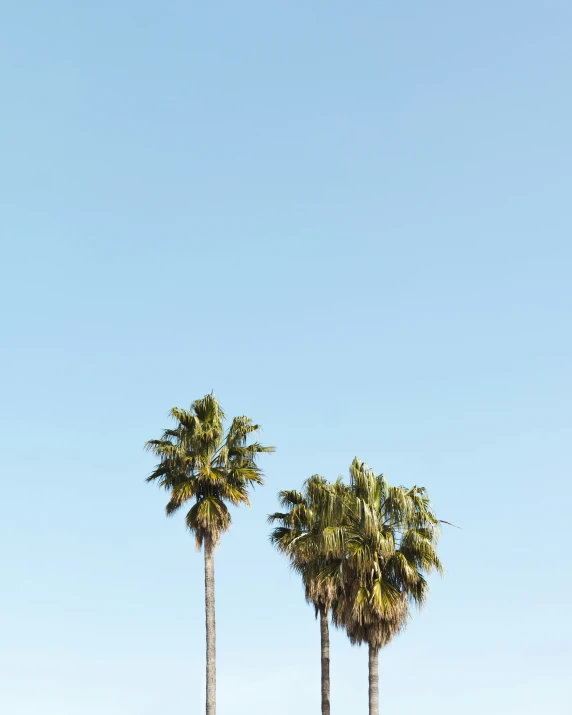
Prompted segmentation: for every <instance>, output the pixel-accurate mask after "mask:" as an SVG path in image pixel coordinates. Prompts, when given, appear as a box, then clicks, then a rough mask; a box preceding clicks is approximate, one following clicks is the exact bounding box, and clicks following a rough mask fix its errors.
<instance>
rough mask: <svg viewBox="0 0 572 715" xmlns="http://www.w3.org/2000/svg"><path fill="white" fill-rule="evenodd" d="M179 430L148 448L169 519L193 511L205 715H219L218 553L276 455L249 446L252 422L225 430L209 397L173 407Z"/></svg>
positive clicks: (190, 522) (190, 524)
mask: <svg viewBox="0 0 572 715" xmlns="http://www.w3.org/2000/svg"><path fill="white" fill-rule="evenodd" d="M170 416H171V417H172V418H173V419H174V420H175V421H176V425H175V427H174V429H167V430H165V431H164V432H163V436H162V437H161V439H153V440H149V441H148V442H147V443H146V448H147V449H148V450H150V451H151V452H152V453H153V454H154V455H156V456H157V457H158V458H159V463H158V464H157V466H156V467H155V469H154V471H153V472H152V473H151V474H150V475H149V476H148V477H147V481H148V482H152V481H156V482H157V483H158V485H159V486H160V487H163V488H165V489H166V490H167V491H168V492H169V501H168V503H167V506H166V512H167V515H168V516H170V515H171V514H174V513H175V512H176V511H178V509H180V508H181V507H182V506H183V505H184V504H189V505H191V506H190V509H189V510H188V512H187V515H186V522H187V526H188V528H189V529H190V531H191V532H192V533H193V534H194V535H195V543H196V546H197V550H199V551H200V549H201V547H204V558H205V611H206V715H215V713H216V632H215V585H214V580H215V579H214V551H215V549H216V546H217V545H218V543H219V540H220V536H221V534H222V532H224V531H227V530H228V529H229V527H230V523H231V516H230V512H229V509H228V506H227V505H228V504H232V505H234V506H237V505H239V504H247V505H250V501H249V498H248V490H249V487H251V486H253V485H256V484H263V483H264V482H263V473H262V471H261V469H260V468H259V467H258V466H257V464H256V459H257V457H258V455H259V454H260V453H262V452H273V451H274V447H264V446H262V445H261V444H260V443H259V442H251V443H250V444H248V439H249V436H250V435H252V434H254V433H255V432H257V431H258V430H259V429H260V428H259V425H257V424H254V423H253V422H252V420H251V419H249V418H248V417H235V418H234V419H233V420H232V422H231V423H230V425H229V426H228V428H227V429H226V430H225V425H224V423H225V414H224V412H223V410H222V408H221V406H220V405H219V403H218V401H217V399H216V397H215V396H214V394H210V395H205V397H203V398H202V399H200V400H196V401H195V402H193V404H192V405H191V408H190V410H183V409H180V408H178V407H174V408H173V409H172V410H171V412H170Z"/></svg>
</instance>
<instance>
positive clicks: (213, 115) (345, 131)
mask: <svg viewBox="0 0 572 715" xmlns="http://www.w3.org/2000/svg"><path fill="white" fill-rule="evenodd" d="M571 36H572V4H571V3H570V2H568V1H564V0H562V1H555V0H544V1H543V2H532V1H531V0H520V1H519V2H517V1H516V0H515V1H513V2H508V1H503V0H501V1H500V2H499V1H498V0H497V1H495V2H492V1H484V2H483V1H482V0H481V1H480V2H472V1H469V2H453V1H450V2H445V1H444V0H435V1H434V2H431V3H421V2H417V3H403V2H400V3H398V2H385V3H381V2H373V1H371V0H364V1H363V2H359V3H349V2H339V1H337V0H329V1H328V2H325V1H322V0H316V1H315V2H310V3H309V2H302V1H301V0H291V1H290V2H285V1H281V2H262V1H261V0H260V1H258V2H255V1H253V0H246V2H241V3H236V2H228V1H227V2H224V1H223V2H219V3H200V4H199V3H193V2H189V1H188V0H185V1H183V0H173V1H167V2H163V3H159V2H150V1H143V2H141V1H138V2H135V0H119V1H118V0H113V2H112V1H111V0H101V1H100V2H83V3H81V2H80V3H78V2H71V0H68V1H67V2H64V1H63V0H52V1H51V2H40V0H20V2H12V3H8V4H6V5H5V7H4V8H3V13H2V21H1V23H0V59H1V62H0V80H1V86H2V112H1V113H0V142H1V145H0V149H1V156H2V171H1V172H0V202H1V203H0V232H1V235H2V280H1V291H2V299H3V306H4V310H3V311H2V337H3V349H2V352H1V355H0V369H1V371H2V376H3V379H2V395H1V402H0V404H1V419H2V430H1V434H2V436H3V448H2V455H3V470H4V479H3V480H2V485H3V486H2V496H1V503H2V513H1V519H0V537H1V541H2V576H1V583H2V588H1V591H0V606H1V608H0V711H2V712H3V713H6V714H7V715H40V714H41V715H78V713H81V715H101V713H105V714H106V715H183V714H188V713H200V712H201V707H202V705H201V703H202V702H203V682H204V668H203V660H204V634H203V629H204V626H203V620H204V618H203V584H202V578H203V571H202V569H203V563H202V558H201V556H200V555H198V554H196V553H195V552H194V546H193V541H192V538H191V537H190V536H188V535H187V534H186V533H185V531H184V528H183V523H182V517H180V518H175V519H173V520H170V521H169V520H167V519H165V518H164V516H163V512H162V510H163V505H164V503H165V495H164V494H163V493H161V492H159V491H158V490H155V489H154V488H153V487H151V486H147V485H145V484H144V481H143V480H144V477H145V476H146V475H147V474H148V472H149V471H150V470H151V468H152V466H153V460H152V458H151V457H150V456H149V455H148V454H145V453H144V452H143V449H142V447H143V443H144V442H145V440H146V439H149V438H152V437H155V436H158V434H159V433H160V431H161V429H162V428H164V427H166V426H167V424H168V423H167V419H166V414H167V411H168V410H169V408H171V407H172V406H173V405H180V406H187V405H188V404H189V403H190V402H191V401H192V400H193V399H195V398H197V397H200V396H202V395H203V394H204V393H206V392H208V391H210V390H211V389H214V390H215V391H216V393H217V395H218V397H219V399H220V400H221V402H222V403H223V405H224V407H225V408H226V410H227V412H228V413H229V414H230V415H234V414H237V413H246V414H248V415H249V416H251V417H253V418H254V419H256V420H257V421H260V422H261V423H262V424H263V426H264V433H263V438H264V440H265V441H266V442H268V443H272V444H275V445H276V446H277V452H276V454H275V455H273V456H272V457H268V458H265V459H264V462H263V464H264V467H265V468H266V470H267V486H266V487H265V488H264V489H261V490H258V491H257V492H256V494H255V496H254V499H253V507H252V509H251V510H246V509H244V510H241V511H239V512H237V513H236V515H235V517H234V525H233V528H232V532H231V533H230V534H229V535H227V536H226V537H225V538H224V539H223V541H222V544H221V547H220V550H219V552H218V554H217V619H218V638H219V640H218V653H219V661H218V663H219V666H218V668H219V670H218V686H219V715H252V714H253V713H255V714H257V715H263V714H264V715H266V713H269V712H271V713H273V715H289V714H290V713H292V712H295V713H297V715H314V713H316V712H318V710H319V694H320V693H319V683H318V678H319V657H318V656H319V653H318V645H319V644H318V640H319V633H318V626H317V624H316V622H315V621H314V617H313V612H312V610H311V609H310V608H309V607H308V606H306V605H305V603H304V601H303V594H302V589H301V587H300V585H299V583H298V581H297V579H296V577H295V576H294V575H293V574H291V573H290V572H289V570H288V567H287V565H286V563H284V562H283V561H282V560H281V559H280V557H279V556H278V555H277V554H275V553H274V552H273V551H272V550H271V548H270V545H269V544H268V541H267V533H268V527H267V525H266V521H265V520H266V515H267V514H268V513H269V512H271V511H273V510H274V509H275V508H276V499H275V497H276V492H277V491H278V490H279V489H282V488H288V487H296V486H299V485H300V484H301V483H302V481H303V480H304V479H305V478H306V477H308V476H309V475H311V474H312V473H314V472H319V473H321V474H323V475H324V476H327V477H329V478H335V477H336V476H337V475H338V474H340V473H342V474H347V468H348V466H349V463H350V461H351V459H352V458H353V457H354V455H359V456H360V457H361V458H362V459H364V460H366V461H367V462H369V463H370V465H371V466H372V467H373V468H374V469H376V470H377V471H383V472H384V473H385V474H386V475H387V477H388V478H389V479H390V481H393V482H395V483H404V484H411V483H421V484H424V485H425V486H427V487H428V489H429V491H430V494H431V496H432V498H433V501H434V502H435V504H436V507H437V509H438V511H439V513H440V514H441V515H442V517H443V518H445V519H448V520H451V521H453V522H455V523H456V524H459V525H460V526H462V530H452V529H448V530H447V531H446V532H445V534H444V537H443V541H442V558H443V560H444V562H445V564H446V568H447V574H446V578H445V579H443V580H442V581H439V580H436V579H433V581H432V585H433V590H432V594H431V598H430V602H429V604H428V606H427V608H426V609H425V611H424V612H423V613H421V614H420V615H419V616H415V618H414V620H413V621H412V623H411V624H410V627H409V629H408V631H407V633H406V634H404V635H403V636H402V637H400V638H399V639H398V640H397V641H395V643H394V644H393V645H392V646H391V647H390V648H388V649H387V650H386V651H385V652H383V653H382V655H381V659H380V680H381V683H380V688H381V709H382V712H384V713H393V714H394V715H413V714H414V713H418V712H420V707H421V703H424V705H423V713H424V715H459V714H462V715H483V713H487V715H517V714H518V715H537V714H538V713H539V712H541V713H543V715H544V714H546V715H567V714H569V713H570V712H572V699H571V696H570V691H569V684H568V683H567V680H568V676H569V673H570V671H571V670H572V662H571V657H570V640H571V637H572V625H571V620H570V615H569V613H570V590H571V586H572V578H571V575H570V573H571V568H570V567H571V564H570V556H569V554H570V548H569V544H568V541H569V522H570V516H569V507H568V491H569V479H570V471H571V466H572V455H571V450H570V438H571V428H572V419H571V415H570V404H571V398H572V379H571V371H570V364H571V358H572V338H571V329H570V328H571V326H570V314H571V308H572V290H571V283H570V274H571V267H572V265H571V264H572V261H571V259H572V248H571V244H570V238H571V235H572V231H571V229H572V219H571V213H570V196H571V180H570V173H571V170H570V167H571V162H572V139H571V129H570V128H571V126H572V94H571V92H570V78H571V73H572V44H571V42H570V37H571ZM366 666H367V657H366V652H365V650H364V649H361V650H359V649H355V648H354V649H352V648H351V647H350V646H349V644H348V643H347V642H346V640H345V638H344V636H343V634H340V633H337V634H334V635H333V643H332V701H333V713H334V715H353V714H354V713H365V712H366V707H367V672H366ZM404 692H406V693H407V697H406V698H405V699H404V698H403V697H402V695H403V693H404Z"/></svg>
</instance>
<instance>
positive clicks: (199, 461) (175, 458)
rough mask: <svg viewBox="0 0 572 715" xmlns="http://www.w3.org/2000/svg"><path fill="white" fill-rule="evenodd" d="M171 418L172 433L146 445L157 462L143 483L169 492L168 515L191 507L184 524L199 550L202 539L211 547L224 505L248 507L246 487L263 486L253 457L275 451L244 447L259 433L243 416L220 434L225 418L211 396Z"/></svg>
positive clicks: (225, 515)
mask: <svg viewBox="0 0 572 715" xmlns="http://www.w3.org/2000/svg"><path fill="white" fill-rule="evenodd" d="M170 416H171V417H172V418H173V419H175V420H176V423H177V424H176V426H175V427H174V429H167V430H165V431H164V432H163V435H162V437H161V439H154V440H149V441H148V442H147V444H146V447H147V449H149V450H150V451H151V452H153V454H155V455H156V456H157V457H159V460H160V461H159V463H158V465H157V466H156V468H155V469H154V471H153V472H152V473H151V474H150V475H149V476H148V477H147V481H148V482H151V481H157V483H158V484H159V486H161V487H164V488H165V489H166V490H168V491H169V492H170V498H169V501H168V503H167V506H166V512H167V514H168V515H171V514H174V513H175V512H176V511H177V510H178V509H180V508H181V507H182V506H183V504H185V503H187V502H194V503H193V504H192V506H191V508H190V509H189V511H188V512H187V516H186V521H187V526H188V527H189V529H190V530H191V531H192V532H193V533H194V534H195V540H196V544H197V548H199V549H200V547H201V546H202V544H203V542H204V540H205V539H206V538H209V539H211V540H212V542H213V543H214V544H216V543H218V541H219V539H220V535H221V533H222V532H224V531H227V530H228V528H229V526H230V522H231V516H230V512H229V510H228V506H227V503H228V504H232V505H238V504H247V505H249V504H250V501H249V498H248V488H249V487H250V486H251V485H255V484H263V483H264V481H263V475H262V471H261V469H260V468H259V467H258V466H257V464H256V457H257V455H258V454H260V453H262V452H273V451H274V447H264V446H263V445H261V444H260V443H259V442H252V443H250V444H247V440H248V437H249V436H250V435H252V434H253V433H255V432H257V431H258V430H259V429H260V427H259V425H257V424H254V423H253V421H252V420H251V419H249V418H248V417H235V418H234V419H233V420H232V422H231V423H230V425H229V427H228V428H227V429H226V430H225V427H224V421H225V414H224V412H223V410H222V408H221V406H220V405H219V403H218V401H217V399H216V397H215V396H214V395H213V394H210V395H206V396H205V397H203V398H202V399H200V400H196V401H195V402H193V404H192V405H191V409H190V410H184V409H180V408H178V407H174V408H173V409H172V410H171V412H170Z"/></svg>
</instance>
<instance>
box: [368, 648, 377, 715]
mask: <svg viewBox="0 0 572 715" xmlns="http://www.w3.org/2000/svg"><path fill="white" fill-rule="evenodd" d="M369 715H379V648H374V647H373V646H372V645H371V644H370V645H369Z"/></svg>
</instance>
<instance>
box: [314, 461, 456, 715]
mask: <svg viewBox="0 0 572 715" xmlns="http://www.w3.org/2000/svg"><path fill="white" fill-rule="evenodd" d="M343 504H344V516H343V519H342V521H341V523H340V524H339V525H338V526H334V525H332V526H329V527H327V528H326V529H325V530H324V541H325V544H326V547H325V548H326V551H328V550H329V551H330V552H331V553H334V554H336V556H337V557H336V558H335V559H330V565H329V566H328V567H327V568H325V569H324V570H323V571H322V576H323V577H324V578H329V579H332V580H333V581H335V583H336V597H335V598H334V600H333V604H332V613H333V621H334V623H335V624H336V625H337V626H341V627H343V628H345V629H346V631H347V634H348V636H349V638H350V641H351V642H352V643H357V644H361V643H363V642H365V643H367V644H368V649H369V713H370V715H378V714H379V666H378V661H379V650H380V648H382V647H383V646H385V645H387V644H388V643H389V642H390V641H391V640H392V639H393V638H394V637H395V635H397V634H398V633H399V632H400V631H401V630H402V629H403V628H404V627H405V625H406V623H407V619H408V617H409V606H410V604H416V605H417V606H421V605H422V604H423V603H424V602H425V599H426V597H427V591H428V585H427V581H426V579H425V575H426V574H427V573H430V572H431V571H433V570H435V569H436V570H438V571H439V572H442V566H441V562H440V561H439V558H438V556H437V552H436V543H437V539H438V534H439V520H438V519H437V517H436V516H435V513H434V510H433V507H432V505H431V503H430V501H429V499H428V497H427V492H426V490H425V489H424V488H422V487H417V486H415V487H412V488H410V489H407V488H405V487H392V486H390V485H389V484H388V483H387V481H386V479H385V477H384V476H383V475H378V476H376V475H375V473H374V472H373V470H371V469H370V468H369V467H368V466H367V465H366V464H365V463H364V462H362V461H361V460H359V459H358V458H357V457H356V458H355V459H354V461H353V462H352V465H351V467H350V490H349V494H348V493H346V494H345V495H344V500H343Z"/></svg>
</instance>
